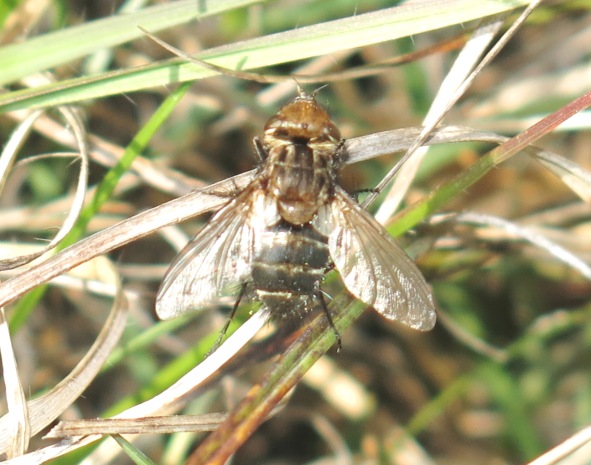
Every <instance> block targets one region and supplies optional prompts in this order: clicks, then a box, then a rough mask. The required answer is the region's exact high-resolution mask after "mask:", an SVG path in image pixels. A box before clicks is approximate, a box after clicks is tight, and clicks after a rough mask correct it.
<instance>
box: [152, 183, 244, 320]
mask: <svg viewBox="0 0 591 465" xmlns="http://www.w3.org/2000/svg"><path fill="white" fill-rule="evenodd" d="M251 198H252V192H251V191H245V192H243V193H242V194H240V195H239V196H238V197H236V198H235V199H234V200H232V201H231V202H230V203H229V204H228V205H226V206H225V207H223V208H222V209H221V210H220V211H219V212H218V213H217V214H216V215H215V216H213V217H212V218H211V220H210V221H209V222H208V223H207V224H206V225H205V226H204V227H203V229H202V230H201V231H200V232H199V233H198V234H197V235H196V236H195V238H194V239H193V240H191V242H189V243H188V244H187V246H186V247H185V248H184V249H183V250H182V251H181V252H180V253H179V254H178V255H177V257H176V258H175V259H174V261H173V262H172V264H171V265H170V268H169V269H168V271H167V273H166V276H165V277H164V280H163V281H162V284H161V286H160V290H159V291H158V296H157V297H156V313H157V315H158V317H159V318H161V319H164V320H165V319H170V318H175V317H177V316H179V315H181V314H183V313H185V312H188V311H195V310H198V309H200V308H203V307H207V306H208V305H211V304H212V303H214V302H215V301H216V300H218V298H219V297H220V296H222V295H235V294H236V292H237V289H238V288H239V286H240V285H241V284H242V283H243V282H244V281H246V280H247V279H248V276H249V273H250V263H251V258H252V253H253V240H254V234H255V232H254V230H253V229H252V226H251V225H250V222H249V218H250V207H251V201H250V200H251Z"/></svg>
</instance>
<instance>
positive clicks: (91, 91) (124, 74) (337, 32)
mask: <svg viewBox="0 0 591 465" xmlns="http://www.w3.org/2000/svg"><path fill="white" fill-rule="evenodd" d="M527 3H528V2H527V1H526V0H505V1H502V2H499V1H492V0H483V1H480V2H472V1H470V0H450V1H449V2H440V1H425V2H421V3H413V4H410V5H403V6H399V7H394V8H388V9H384V10H380V11H377V12H372V13H366V14H363V15H358V16H351V17H348V18H344V19H339V20H335V21H329V22H326V23H322V24H318V25H314V26H308V27H303V28H299V29H295V30H290V31H287V32H282V33H277V34H272V35H268V36H264V37H257V38H255V39H251V40H247V41H243V42H238V43H234V44H230V45H226V46H222V47H217V48H214V49H210V50H208V51H206V52H204V53H202V54H200V55H199V56H198V58H199V59H201V60H206V61H209V62H211V63H213V64H215V65H217V66H221V67H223V68H228V69H241V70H248V69H253V68H261V67H265V66H272V65H277V64H282V63H287V62H292V61H295V60H301V59H305V58H310V57H314V56H319V55H326V54H329V53H333V52H337V51H341V50H349V49H352V48H356V47H364V46H367V45H371V44H376V43H381V42H385V41H388V40H394V39H398V38H401V37H407V36H412V35H415V34H419V33H421V32H427V31H431V30H434V29H442V28H444V27H447V26H451V25H456V24H462V23H465V22H467V21H471V20H475V19H480V18H482V17H486V16H490V15H494V14H497V13H500V12H504V11H509V10H512V9H514V8H518V7H520V6H522V5H524V4H527ZM136 25H139V26H142V27H145V29H147V30H149V31H150V32H154V29H153V28H150V27H148V26H146V24H140V23H137V24H136V23H134V24H131V25H129V27H130V28H133V29H137V27H136ZM137 30H138V32H139V29H137ZM46 40H47V39H46ZM1 64H2V62H1V61H0V65H1ZM214 74H215V73H214V72H213V71H211V70H209V69H205V68H199V67H197V66H195V65H194V64H192V63H186V62H184V61H183V60H169V61H166V62H161V63H157V64H155V65H151V66H146V67H143V68H139V69H131V70H118V71H115V72H111V73H105V74H103V75H100V76H94V77H88V76H85V77H82V78H77V79H71V80H68V81H62V82H59V83H55V84H52V85H49V86H44V87H42V88H35V89H25V90H21V91H16V92H12V93H9V94H6V95H0V111H12V110H17V109H22V108H37V107H48V106H54V105H59V104H64V103H68V102H69V103H71V102H77V101H80V100H87V99H92V98H98V97H103V96H107V95H114V94H121V93H126V92H132V91H136V90H140V89H147V88H153V87H159V86H163V85H168V84H170V83H172V82H182V81H189V80H195V79H202V78H205V77H208V76H212V75H214Z"/></svg>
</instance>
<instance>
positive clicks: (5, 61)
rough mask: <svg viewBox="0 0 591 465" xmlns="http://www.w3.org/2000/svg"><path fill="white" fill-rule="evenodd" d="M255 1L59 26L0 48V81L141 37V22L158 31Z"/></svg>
mask: <svg viewBox="0 0 591 465" xmlns="http://www.w3.org/2000/svg"><path fill="white" fill-rule="evenodd" d="M257 1H258V0H217V1H215V2H196V1H195V0H181V1H177V2H169V3H166V4H162V5H156V6H151V7H148V8H145V9H143V10H140V11H137V12H134V13H129V14H121V15H115V16H111V17H108V18H104V19H99V20H96V21H91V22H87V23H84V24H81V25H78V26H73V27H69V28H66V29H61V30H59V31H54V32H50V33H48V34H43V35H41V36H36V37H33V38H31V39H29V40H27V41H25V42H20V43H16V44H12V45H7V46H5V47H2V48H0V69H2V73H1V74H0V84H7V83H10V82H14V81H16V80H18V79H21V78H23V77H25V76H29V75H31V74H33V73H36V72H39V71H43V70H46V69H49V68H53V67H55V66H58V65H60V64H63V63H67V62H69V61H72V60H74V59H77V58H80V57H82V56H85V55H88V54H91V53H93V52H96V51H97V50H101V49H103V48H107V47H112V46H114V45H118V44H122V43H125V42H128V41H130V40H133V39H137V38H139V37H142V33H141V31H140V30H139V29H138V28H137V27H136V26H137V25H141V26H143V27H145V28H147V29H150V30H152V31H160V30H162V29H166V28H168V27H171V26H175V25H177V24H182V23H186V22H189V21H192V20H195V19H201V18H204V17H207V16H211V15H214V14H219V13H221V12H223V11H227V10H232V9H235V8H240V7H243V6H246V5H249V4H252V3H256V2H257Z"/></svg>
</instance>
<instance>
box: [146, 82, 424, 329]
mask: <svg viewBox="0 0 591 465" xmlns="http://www.w3.org/2000/svg"><path fill="white" fill-rule="evenodd" d="M255 146H256V147H257V151H258V153H259V156H260V157H261V160H262V163H261V166H260V168H259V172H258V173H257V174H256V176H255V177H254V179H253V180H252V181H251V183H250V184H249V185H248V186H247V187H246V188H245V189H244V190H243V191H242V192H241V193H239V194H238V195H237V196H235V197H233V198H232V200H231V201H230V202H229V203H228V204H227V205H226V206H224V207H223V208H222V209H221V210H220V211H219V212H218V213H217V214H216V215H214V216H213V217H212V218H211V220H210V221H209V222H208V223H207V225H206V226H205V227H204V228H203V229H202V230H201V231H200V232H199V233H198V234H197V235H196V236H195V238H194V239H193V240H192V241H191V242H190V243H189V244H188V245H187V246H186V247H185V249H184V250H183V251H182V252H181V253H180V254H179V255H178V256H177V257H176V259H175V260H174V262H173V263H172V265H171V267H170V268H169V270H168V272H167V274H166V276H165V278H164V281H163V283H162V286H161V287H160V290H159V292H158V297H157V300H156V313H157V314H158V316H159V317H160V318H162V319H168V318H174V317H176V316H179V315H181V314H183V313H185V312H187V311H195V310H199V309H201V308H204V307H207V306H211V305H212V304H213V303H215V302H216V301H217V299H218V298H219V297H220V296H223V295H225V296H228V295H238V294H239V296H238V300H237V304H236V305H238V302H239V299H240V297H242V295H243V294H244V293H248V294H250V295H252V296H254V297H255V298H257V299H258V300H260V301H261V302H262V304H263V308H264V309H265V310H266V311H268V312H269V313H270V314H272V315H274V316H275V315H278V314H282V313H294V312H296V313H297V312H300V311H301V312H305V311H307V310H309V309H311V308H316V307H318V304H319V303H320V304H321V305H322V306H323V308H324V310H325V311H327V310H326V304H325V303H324V300H323V295H322V292H321V290H320V285H321V283H322V280H323V278H324V276H325V275H326V273H327V272H328V271H330V270H331V269H333V268H336V270H337V271H338V272H339V273H340V275H341V277H342V279H343V282H344V283H345V285H346V287H347V289H348V290H349V291H350V292H351V294H353V295H354V296H355V297H356V298H358V299H359V300H361V301H362V302H364V303H366V304H368V305H371V306H372V307H373V308H374V309H375V310H376V311H377V312H378V313H380V314H382V315H383V316H385V317H386V318H388V319H392V320H397V321H400V322H401V323H404V324H406V325H408V326H410V327H412V328H415V329H420V330H428V329H431V328H432V327H433V325H434V324H435V310H434V303H433V299H432V296H431V293H430V290H429V287H428V285H427V283H426V281H425V279H424V278H423V276H422V274H421V272H420V271H419V270H418V268H417V267H416V265H415V264H414V262H413V261H412V260H411V259H410V258H409V257H408V256H407V255H406V253H405V252H404V251H403V250H402V249H401V248H400V247H399V246H398V245H397V244H396V242H394V240H393V239H392V238H391V237H390V235H388V234H387V233H386V231H385V230H384V229H383V228H382V226H381V225H380V224H379V223H377V221H376V220H375V219H374V218H373V217H372V216H371V215H370V214H369V213H367V212H366V211H365V210H364V209H363V208H361V207H360V206H359V205H358V204H357V202H356V201H354V200H353V199H352V198H351V197H350V196H349V195H348V194H347V193H346V192H345V191H344V189H343V188H342V187H341V186H340V185H339V184H338V183H337V170H338V168H339V159H340V158H341V156H342V147H343V143H342V140H341V135H340V132H339V130H338V128H337V127H336V126H335V124H334V123H333V122H332V121H331V119H330V117H329V115H328V112H327V111H326V110H325V109H324V108H322V107H321V106H320V105H318V103H317V102H316V100H315V98H314V97H313V96H312V95H309V94H306V93H304V92H302V91H300V92H299V95H298V96H297V97H296V98H295V99H293V100H292V101H291V102H289V103H287V104H286V105H285V106H283V107H282V108H281V109H280V110H279V112H278V113H277V114H276V115H275V116H273V117H272V118H270V119H269V121H268V122H267V124H266V125H265V128H264V136H263V139H262V141H260V140H259V139H255ZM239 289H241V291H238V290H239ZM327 315H328V313H327Z"/></svg>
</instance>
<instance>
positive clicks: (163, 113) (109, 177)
mask: <svg viewBox="0 0 591 465" xmlns="http://www.w3.org/2000/svg"><path fill="white" fill-rule="evenodd" d="M190 85H191V84H190V83H184V84H182V85H180V86H179V87H178V88H177V89H176V90H175V91H174V92H173V93H172V94H171V95H170V96H169V97H168V98H167V99H166V100H165V101H164V102H163V103H162V105H160V107H159V108H158V110H157V111H156V112H155V113H154V115H153V116H152V117H151V118H150V120H149V121H148V122H147V123H146V124H145V125H144V127H143V128H142V129H141V130H140V131H139V132H138V133H137V135H136V136H135V137H134V138H133V140H132V141H131V143H130V144H129V145H128V147H127V149H126V150H125V152H124V153H123V156H122V157H121V159H120V160H119V162H118V164H117V165H115V166H114V167H113V168H111V169H110V170H109V171H108V172H107V174H106V175H105V177H104V179H103V180H102V182H101V183H100V185H99V186H98V188H97V191H96V193H95V195H94V197H93V199H92V201H91V202H90V203H89V204H88V205H87V206H86V207H85V208H84V209H83V210H82V213H81V214H80V217H79V218H78V222H77V223H76V225H75V226H74V228H73V229H72V231H70V233H69V234H68V236H66V237H65V238H64V240H63V241H62V242H61V243H60V244H59V245H58V246H57V247H56V251H60V250H63V249H65V248H66V247H67V246H69V245H71V244H73V243H75V242H76V241H78V240H79V239H80V238H81V237H82V236H83V235H84V232H85V231H86V227H87V226H88V223H89V222H90V220H91V219H92V218H93V217H94V215H96V213H97V212H98V210H99V209H100V208H101V206H102V205H103V204H104V203H105V202H106V201H107V200H109V198H110V197H111V195H112V194H113V191H114V190H115V186H116V185H117V183H118V182H119V179H120V178H121V176H123V174H125V172H126V171H127V170H128V169H129V167H130V166H131V163H132V162H133V160H134V159H135V158H136V156H137V155H138V154H140V153H141V151H143V150H144V149H145V148H146V146H147V145H148V143H149V141H150V140H151V138H152V137H153V135H154V134H155V133H156V131H157V130H158V129H159V128H160V126H161V125H162V123H163V122H164V121H165V120H166V119H167V118H168V116H169V115H170V113H171V112H172V111H173V110H174V108H175V107H176V105H177V104H178V102H179V101H180V100H181V98H182V97H183V96H184V95H185V93H186V92H187V90H188V89H189V87H190ZM45 290H46V286H38V287H36V288H35V289H33V290H32V291H31V292H30V293H29V294H27V295H26V296H24V297H23V299H22V300H21V301H20V302H19V304H18V305H17V306H16V308H15V310H14V313H13V315H12V318H11V321H10V328H11V330H12V331H16V330H18V328H20V326H21V325H23V324H24V322H25V321H26V320H27V318H28V317H29V315H30V313H31V312H32V311H33V309H34V308H35V306H36V305H37V303H38V302H39V300H40V299H41V298H42V297H43V295H44V293H45Z"/></svg>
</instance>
